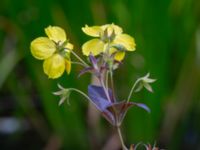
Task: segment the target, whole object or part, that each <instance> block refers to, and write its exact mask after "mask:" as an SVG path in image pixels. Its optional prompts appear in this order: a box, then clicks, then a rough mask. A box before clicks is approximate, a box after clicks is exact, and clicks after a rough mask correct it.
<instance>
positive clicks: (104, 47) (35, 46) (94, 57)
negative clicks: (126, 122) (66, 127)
mask: <svg viewBox="0 0 200 150" xmlns="http://www.w3.org/2000/svg"><path fill="white" fill-rule="evenodd" d="M82 31H83V32H84V33H85V34H87V35H89V36H91V37H94V39H91V40H89V41H87V42H86V43H84V44H83V45H82V53H83V55H85V56H86V57H87V58H88V59H87V60H89V61H88V62H85V61H84V60H83V59H82V58H81V57H79V56H78V55H77V54H76V52H75V51H73V45H72V44H71V43H69V39H68V38H67V36H66V33H65V31H64V30H63V29H62V28H60V27H57V26H49V27H47V28H45V33H46V35H47V37H38V38H36V39H34V40H33V41H32V42H31V45H30V49H31V53H32V55H33V56H34V57H35V58H36V59H39V60H44V63H43V69H44V73H45V74H46V75H48V77H49V78H52V79H55V78H59V77H60V76H61V75H62V74H63V73H64V71H65V70H66V72H67V73H70V71H71V64H72V63H74V64H79V65H81V66H83V69H82V70H81V72H80V74H79V76H80V75H82V74H84V73H88V72H89V73H91V74H92V75H93V76H95V77H96V79H97V80H98V81H99V84H98V85H93V84H89V85H88V94H85V93H84V92H82V91H80V90H78V89H76V88H66V89H65V88H63V87H62V86H61V85H59V89H60V90H59V91H57V92H55V93H54V94H55V95H58V96H60V97H61V99H60V102H59V105H61V104H63V103H64V101H65V100H66V99H67V100H68V99H69V96H70V93H71V92H72V91H75V92H78V93H79V94H81V95H83V96H84V97H85V98H87V99H88V100H89V101H90V102H91V103H93V104H94V106H95V107H96V108H97V109H98V110H99V111H100V112H101V113H102V116H103V117H104V118H105V119H106V120H108V122H109V123H110V124H111V125H113V126H115V127H117V129H118V132H119V135H120V137H121V133H120V130H119V127H120V126H121V123H122V121H123V119H124V117H125V115H126V113H127V111H128V109H129V108H131V107H133V106H137V107H140V108H142V109H144V110H146V111H147V112H150V109H149V108H148V107H147V106H146V105H145V104H142V103H136V102H132V101H130V99H131V97H132V94H133V92H138V91H140V90H141V89H142V88H143V87H144V88H146V89H147V90H148V91H150V92H152V91H153V90H152V88H151V86H150V83H153V82H154V81H155V80H154V79H150V78H149V74H147V75H146V76H144V77H141V78H139V79H138V80H136V82H135V83H134V84H133V86H132V88H131V90H130V93H129V95H128V97H127V98H125V99H124V100H119V99H117V98H116V97H117V96H116V93H115V89H114V80H113V74H114V71H115V69H117V68H118V67H119V66H120V64H121V61H123V59H124V57H125V53H126V52H128V51H135V50H136V44H135V40H134V38H133V37H131V36H130V35H128V34H125V33H123V30H122V28H121V27H119V26H117V25H115V24H106V25H102V26H91V27H89V26H87V25H86V26H85V27H83V28H82ZM70 54H72V55H73V56H74V57H75V58H76V59H77V60H78V62H77V61H73V59H72V58H71V56H70ZM120 139H122V138H120ZM121 142H122V147H123V149H124V150H126V149H127V148H126V146H125V145H124V143H123V141H122V140H121Z"/></svg>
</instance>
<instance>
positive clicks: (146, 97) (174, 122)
mask: <svg viewBox="0 0 200 150" xmlns="http://www.w3.org/2000/svg"><path fill="white" fill-rule="evenodd" d="M106 23H115V24H117V25H119V26H121V27H123V29H124V32H125V33H128V34H130V35H132V36H133V37H134V38H135V40H136V43H137V51H135V52H133V53H129V54H128V55H126V60H125V62H124V63H123V65H122V67H121V68H120V69H119V70H118V71H117V72H116V74H115V75H114V78H115V85H116V91H117V93H118V97H120V98H121V99H124V98H125V97H126V96H127V95H128V91H129V89H130V87H131V85H132V83H133V82H134V81H135V80H136V79H137V78H138V77H140V76H143V75H145V74H146V73H147V72H150V73H151V77H152V78H156V79H157V81H156V82H155V83H154V84H153V89H154V93H153V94H151V93H148V92H146V91H145V90H142V92H141V93H138V94H135V95H134V97H133V101H137V102H143V103H146V104H147V105H148V106H149V107H150V108H151V111H152V112H151V114H147V113H146V112H145V111H143V110H141V109H139V108H133V109H131V110H130V111H129V113H128V114H127V116H126V118H125V121H124V123H123V126H122V131H123V135H124V138H125V143H126V144H127V145H130V144H133V143H134V144H136V143H138V142H143V143H151V144H154V143H155V142H156V143H157V145H158V146H159V147H161V148H164V149H171V150H199V149H200V1H199V0H160V1H159V0H151V1H147V0H18V1H17V0H1V1H0V149H1V150H13V149H21V150H22V149H26V150H36V149H45V150H57V149H63V150H65V149H73V150H75V149H80V150H88V149H95V150H98V149H103V148H104V149H106V148H105V147H106V146H107V147H108V145H109V144H110V143H111V145H113V147H117V146H116V145H118V142H119V141H118V137H116V136H115V130H114V129H113V128H112V127H111V126H110V125H109V124H108V123H107V122H106V121H105V120H104V119H101V118H99V116H98V114H97V113H96V112H95V111H94V110H93V107H91V106H89V105H88V102H87V101H86V100H85V99H84V98H83V97H82V96H80V95H78V94H72V95H71V98H70V106H68V105H67V104H65V105H62V106H61V107H58V100H59V98H58V97H56V96H54V95H52V92H53V91H57V83H60V84H61V85H63V86H64V87H75V88H79V89H81V90H83V91H84V92H87V85H88V84H89V83H90V82H91V77H90V76H89V75H84V76H82V77H81V78H77V74H78V73H79V71H80V69H81V68H80V67H77V66H73V68H72V73H71V74H70V75H69V76H68V75H67V74H66V73H65V74H64V75H63V77H62V78H60V79H58V80H50V79H48V78H47V76H46V75H44V73H43V69H42V61H38V60H36V59H34V58H33V57H32V56H31V54H30V49H29V46H30V42H31V41H32V40H33V39H34V38H36V37H39V36H44V35H45V34H44V28H45V27H47V26H48V25H57V26H61V27H62V28H64V29H65V30H66V32H67V34H68V37H69V39H70V41H71V42H72V43H74V45H75V50H76V52H77V53H78V54H79V55H81V45H82V44H83V43H84V42H85V41H87V40H88V39H90V38H89V37H87V36H86V35H84V34H83V32H82V31H81V27H83V26H84V25H85V24H88V25H102V24H106ZM110 150H111V148H110Z"/></svg>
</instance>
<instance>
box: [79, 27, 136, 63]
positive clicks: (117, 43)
mask: <svg viewBox="0 0 200 150" xmlns="http://www.w3.org/2000/svg"><path fill="white" fill-rule="evenodd" d="M82 31H83V32H84V33H85V34H87V35H89V36H92V37H95V39H92V40H89V41H87V42H86V43H85V44H83V46H82V52H83V54H84V55H86V56H88V55H89V54H90V53H92V54H93V55H94V56H96V55H98V54H100V53H106V52H107V50H108V53H109V54H110V55H111V54H113V53H115V56H114V57H115V60H118V61H121V60H122V59H123V58H124V57H125V51H134V50H135V48H136V44H135V40H134V38H133V37H131V36H130V35H128V34H124V33H123V30H122V28H121V27H119V26H117V25H115V24H106V25H103V26H92V27H89V26H88V25H86V26H85V27H83V28H82ZM108 46H109V47H108Z"/></svg>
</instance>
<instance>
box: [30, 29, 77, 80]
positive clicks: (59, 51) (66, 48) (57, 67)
mask: <svg viewBox="0 0 200 150" xmlns="http://www.w3.org/2000/svg"><path fill="white" fill-rule="evenodd" d="M45 33H46V35H47V37H38V38H36V39H34V40H33V41H32V42H31V45H30V49H31V53H32V55H33V56H34V57H35V58H36V59H39V60H44V63H43V70H44V73H45V74H46V75H48V77H49V78H52V79H55V78H58V77H60V76H61V75H62V74H63V73H64V71H65V70H66V71H67V73H68V74H69V73H70V71H71V61H70V51H71V50H72V49H73V45H72V44H71V43H69V42H68V41H67V36H66V33H65V31H64V30H63V29H62V28H60V27H57V26H49V27H47V28H45Z"/></svg>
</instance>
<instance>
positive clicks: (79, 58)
mask: <svg viewBox="0 0 200 150" xmlns="http://www.w3.org/2000/svg"><path fill="white" fill-rule="evenodd" d="M71 53H72V54H73V55H74V56H75V57H76V58H77V59H78V60H79V61H80V62H82V63H83V64H84V66H85V67H89V65H88V64H87V63H86V62H85V61H84V60H83V59H82V58H81V57H79V56H78V55H77V54H76V53H75V52H74V51H71Z"/></svg>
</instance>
